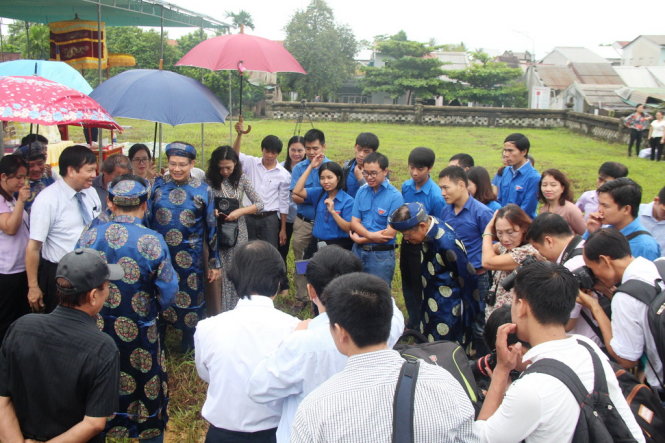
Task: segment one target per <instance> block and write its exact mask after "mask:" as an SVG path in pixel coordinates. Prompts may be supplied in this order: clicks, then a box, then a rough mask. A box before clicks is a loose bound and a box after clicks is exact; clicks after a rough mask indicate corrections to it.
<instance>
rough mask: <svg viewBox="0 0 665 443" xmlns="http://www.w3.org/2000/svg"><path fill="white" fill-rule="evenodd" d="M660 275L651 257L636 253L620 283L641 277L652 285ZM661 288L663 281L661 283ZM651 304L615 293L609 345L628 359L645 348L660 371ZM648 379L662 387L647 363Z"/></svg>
mask: <svg viewBox="0 0 665 443" xmlns="http://www.w3.org/2000/svg"><path fill="white" fill-rule="evenodd" d="M658 278H660V274H658V269H656V265H654V264H653V263H652V262H651V261H649V260H647V259H646V258H643V257H637V258H635V260H633V262H632V263H631V264H629V265H628V266H627V267H626V270H625V271H624V272H623V278H622V279H621V283H625V282H626V281H628V280H641V281H643V282H645V283H649V284H650V285H653V284H654V282H655V281H656V279H658ZM660 285H661V288H662V287H663V283H660ZM648 311H649V309H648V306H647V305H645V304H644V303H642V302H641V301H639V300H637V299H636V298H634V297H631V296H630V295H628V294H625V293H623V292H617V293H615V294H614V297H612V341H611V342H610V346H612V349H614V352H616V354H617V355H618V356H619V357H621V358H625V359H626V360H632V361H637V360H639V359H640V357H642V354H643V353H644V351H645V350H646V354H647V357H648V358H649V362H650V363H651V365H653V368H654V369H655V370H656V371H657V372H658V374H662V373H663V363H662V362H661V361H660V358H658V349H657V348H656V342H655V341H654V339H653V335H651V330H650V329H649V319H648V318H647V315H648ZM645 372H646V376H647V381H648V382H649V384H650V385H651V386H653V387H659V386H660V383H659V382H658V378H657V377H656V375H655V374H654V372H653V370H651V366H649V364H647V365H646V369H645Z"/></svg>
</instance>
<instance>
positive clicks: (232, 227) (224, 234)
mask: <svg viewBox="0 0 665 443" xmlns="http://www.w3.org/2000/svg"><path fill="white" fill-rule="evenodd" d="M237 242H238V222H237V221H231V222H225V221H221V220H220V221H219V222H218V224H217V244H218V245H219V247H220V248H225V249H226V248H232V247H234V246H235V245H236V243H237Z"/></svg>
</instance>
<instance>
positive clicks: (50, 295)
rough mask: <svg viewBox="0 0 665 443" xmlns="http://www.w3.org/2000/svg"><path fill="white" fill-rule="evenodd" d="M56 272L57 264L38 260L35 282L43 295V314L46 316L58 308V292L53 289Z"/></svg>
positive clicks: (41, 258)
mask: <svg viewBox="0 0 665 443" xmlns="http://www.w3.org/2000/svg"><path fill="white" fill-rule="evenodd" d="M57 270H58V264H57V263H53V262H50V261H48V260H45V259H44V258H43V257H40V258H39V271H38V272H37V280H38V283H39V288H40V289H41V290H42V293H43V294H44V312H46V313H47V314H48V313H49V312H51V311H53V310H54V309H55V307H56V306H58V292H57V289H56V287H55V273H56V271H57Z"/></svg>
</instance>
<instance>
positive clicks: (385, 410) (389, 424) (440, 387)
mask: <svg viewBox="0 0 665 443" xmlns="http://www.w3.org/2000/svg"><path fill="white" fill-rule="evenodd" d="M402 363H404V359H402V357H400V355H399V354H398V353H397V352H396V351H392V350H383V351H377V352H370V353H366V354H359V355H354V356H351V357H350V358H349V360H348V361H347V363H346V366H345V367H344V370H343V371H342V372H340V373H338V374H336V375H335V376H333V377H332V378H330V379H329V380H328V381H326V382H325V383H323V384H322V385H321V386H320V387H319V388H317V389H316V390H315V391H313V392H312V393H311V394H310V395H308V396H307V397H306V398H305V400H304V401H303V402H302V403H301V405H300V407H299V408H298V412H297V413H296V418H295V422H294V425H293V429H292V433H291V442H292V443H300V442H324V441H325V442H332V441H339V442H363V443H364V442H389V441H391V437H392V430H393V398H394V396H395V387H396V385H397V378H398V376H399V372H400V369H401V367H402ZM473 419H474V413H473V407H472V406H471V401H470V400H469V398H468V397H467V396H466V394H465V393H464V391H463V390H462V387H461V386H460V384H459V383H458V382H457V381H456V380H455V379H454V378H453V377H452V375H450V374H449V373H448V372H447V371H446V370H445V369H443V368H440V367H438V366H435V365H431V364H426V363H421V364H420V372H419V374H418V380H417V385H416V396H415V405H414V420H413V422H414V442H423V443H431V442H438V443H444V442H476V441H478V439H477V437H476V435H475V434H474V433H473Z"/></svg>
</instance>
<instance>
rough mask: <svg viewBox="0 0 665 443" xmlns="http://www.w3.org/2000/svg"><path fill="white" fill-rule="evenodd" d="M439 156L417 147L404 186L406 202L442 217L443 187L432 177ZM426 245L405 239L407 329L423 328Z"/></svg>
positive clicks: (402, 255)
mask: <svg viewBox="0 0 665 443" xmlns="http://www.w3.org/2000/svg"><path fill="white" fill-rule="evenodd" d="M435 161H436V155H435V154H434V151H432V150H431V149H430V148H425V147H418V148H414V149H413V150H412V151H411V153H410V154H409V159H408V162H409V174H410V175H411V178H410V179H409V180H407V181H405V182H404V183H402V197H403V199H404V202H405V203H415V202H418V203H422V205H423V207H424V208H425V211H426V213H427V215H438V214H439V213H440V212H441V209H443V207H444V206H445V204H446V203H445V201H444V199H443V196H442V195H441V190H440V189H439V185H438V184H437V183H436V182H434V180H432V177H431V175H430V173H431V171H432V167H434V162H435ZM422 255H423V247H422V244H421V243H420V242H419V243H415V242H414V243H412V242H410V241H408V239H407V238H406V237H402V244H401V248H400V254H399V258H400V261H399V270H400V274H401V275H402V293H403V294H404V303H405V304H406V309H407V311H408V314H409V320H408V322H407V325H406V327H407V328H408V329H419V328H420V322H421V320H422V318H421V314H422V304H423V283H422V279H421V276H420V268H421V264H422Z"/></svg>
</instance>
